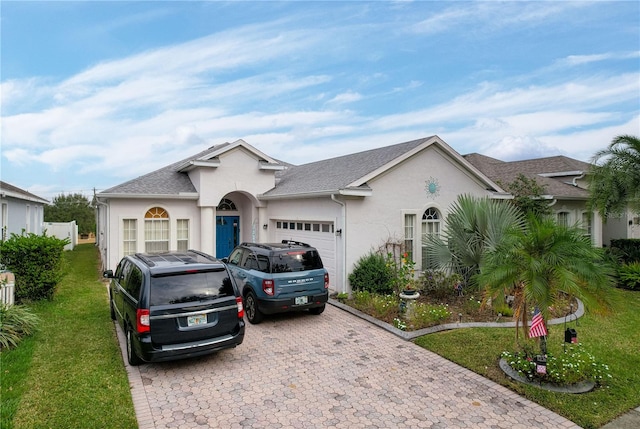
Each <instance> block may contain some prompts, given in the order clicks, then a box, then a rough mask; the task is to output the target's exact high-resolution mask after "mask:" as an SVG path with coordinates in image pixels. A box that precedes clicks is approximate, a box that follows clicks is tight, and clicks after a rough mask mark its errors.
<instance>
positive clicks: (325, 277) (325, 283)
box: [324, 273, 329, 289]
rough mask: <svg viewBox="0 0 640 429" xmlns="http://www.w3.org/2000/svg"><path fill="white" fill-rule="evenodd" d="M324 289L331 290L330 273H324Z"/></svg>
mask: <svg viewBox="0 0 640 429" xmlns="http://www.w3.org/2000/svg"><path fill="white" fill-rule="evenodd" d="M324 288H325V289H329V273H324Z"/></svg>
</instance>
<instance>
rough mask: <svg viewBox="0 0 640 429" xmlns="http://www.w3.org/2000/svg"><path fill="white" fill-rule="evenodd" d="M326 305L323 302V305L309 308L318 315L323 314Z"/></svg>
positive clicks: (310, 311)
mask: <svg viewBox="0 0 640 429" xmlns="http://www.w3.org/2000/svg"><path fill="white" fill-rule="evenodd" d="M324 307H325V305H324V304H323V305H322V306H320V307H313V308H310V309H309V313H311V314H315V315H316V316H317V315H318V314H322V312H323V311H324Z"/></svg>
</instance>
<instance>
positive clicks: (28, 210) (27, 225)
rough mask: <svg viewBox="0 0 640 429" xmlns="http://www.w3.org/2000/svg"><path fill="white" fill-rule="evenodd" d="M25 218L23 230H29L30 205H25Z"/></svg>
mask: <svg viewBox="0 0 640 429" xmlns="http://www.w3.org/2000/svg"><path fill="white" fill-rule="evenodd" d="M25 213H26V220H25V232H27V233H29V232H31V206H29V205H27V211H26V212H25Z"/></svg>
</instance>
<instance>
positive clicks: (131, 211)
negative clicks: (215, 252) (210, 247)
mask: <svg viewBox="0 0 640 429" xmlns="http://www.w3.org/2000/svg"><path fill="white" fill-rule="evenodd" d="M153 207H161V208H163V209H164V210H166V211H167V213H168V214H169V249H176V248H177V240H176V236H177V234H176V232H177V231H176V220H177V219H188V220H189V247H190V248H192V249H199V248H200V210H199V208H198V207H197V206H196V202H195V201H193V200H152V199H125V198H118V199H112V200H111V201H110V216H109V235H108V238H107V246H108V248H109V249H110V252H109V257H108V260H107V261H106V267H105V269H115V268H116V265H117V264H118V262H119V261H120V259H122V257H123V256H124V250H123V234H122V226H123V221H124V219H136V220H137V229H136V233H137V239H136V244H137V249H136V250H137V251H138V252H144V215H145V213H146V212H147V211H148V210H149V209H151V208H153Z"/></svg>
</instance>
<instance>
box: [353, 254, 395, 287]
mask: <svg viewBox="0 0 640 429" xmlns="http://www.w3.org/2000/svg"><path fill="white" fill-rule="evenodd" d="M349 283H351V288H352V290H354V291H369V292H373V293H380V294H388V293H392V292H393V287H392V284H393V273H392V271H391V270H390V269H389V267H388V266H387V263H386V260H385V258H384V256H382V255H381V254H379V253H374V252H371V253H369V254H368V255H365V256H362V257H360V259H358V262H356V264H355V267H354V268H353V272H352V273H351V274H349Z"/></svg>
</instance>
